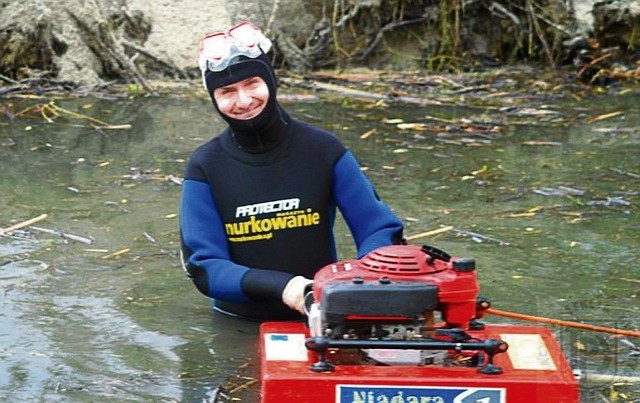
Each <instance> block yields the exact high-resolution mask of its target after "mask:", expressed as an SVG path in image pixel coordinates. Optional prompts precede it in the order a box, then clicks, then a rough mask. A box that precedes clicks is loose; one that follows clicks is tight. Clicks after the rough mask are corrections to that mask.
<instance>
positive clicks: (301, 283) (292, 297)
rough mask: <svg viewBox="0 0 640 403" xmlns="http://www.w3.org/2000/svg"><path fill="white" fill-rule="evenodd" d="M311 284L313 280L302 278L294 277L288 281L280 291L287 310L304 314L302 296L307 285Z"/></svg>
mask: <svg viewBox="0 0 640 403" xmlns="http://www.w3.org/2000/svg"><path fill="white" fill-rule="evenodd" d="M310 284H313V280H309V279H308V278H305V277H303V276H296V277H294V278H292V279H291V280H289V282H288V283H287V285H286V286H285V287H284V290H283V291H282V302H284V303H285V304H286V305H287V306H289V308H291V309H293V310H296V311H298V312H300V313H301V314H304V313H305V312H304V294H305V289H306V288H307V286H308V285H310Z"/></svg>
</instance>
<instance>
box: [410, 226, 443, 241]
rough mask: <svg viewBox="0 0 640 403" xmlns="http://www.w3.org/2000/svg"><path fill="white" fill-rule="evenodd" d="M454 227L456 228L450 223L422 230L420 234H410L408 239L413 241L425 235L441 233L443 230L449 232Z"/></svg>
mask: <svg viewBox="0 0 640 403" xmlns="http://www.w3.org/2000/svg"><path fill="white" fill-rule="evenodd" d="M453 229H454V228H453V226H451V225H448V226H446V227H442V228H438V229H434V230H431V231H427V232H421V233H419V234H415V235H411V236H408V237H407V238H406V239H407V241H413V240H415V239H418V238H424V237H428V236H432V235H437V234H441V233H443V232H448V231H451V230H453Z"/></svg>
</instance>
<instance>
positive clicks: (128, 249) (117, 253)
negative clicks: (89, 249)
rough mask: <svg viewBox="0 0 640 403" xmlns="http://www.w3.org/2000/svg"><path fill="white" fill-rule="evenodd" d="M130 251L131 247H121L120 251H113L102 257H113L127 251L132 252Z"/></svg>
mask: <svg viewBox="0 0 640 403" xmlns="http://www.w3.org/2000/svg"><path fill="white" fill-rule="evenodd" d="M130 251H131V249H130V248H124V249H120V250H119V251H117V252H113V253H110V254H108V255H104V256H102V259H110V258H112V257H118V256H120V255H124V254H125V253H127V252H130Z"/></svg>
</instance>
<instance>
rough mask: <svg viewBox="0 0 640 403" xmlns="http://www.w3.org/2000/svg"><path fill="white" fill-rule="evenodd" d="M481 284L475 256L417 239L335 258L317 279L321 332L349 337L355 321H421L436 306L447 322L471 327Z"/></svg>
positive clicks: (452, 324) (315, 288) (321, 271)
mask: <svg viewBox="0 0 640 403" xmlns="http://www.w3.org/2000/svg"><path fill="white" fill-rule="evenodd" d="M478 290H479V285H478V282H477V277H476V271H475V261H474V260H473V259H468V258H455V257H451V256H449V255H448V254H447V253H445V252H443V251H441V250H439V249H436V248H434V247H431V246H417V245H391V246H385V247H382V248H379V249H376V250H374V251H372V252H371V253H369V254H367V255H366V256H364V257H363V258H362V259H359V260H347V261H341V262H337V263H334V264H330V265H328V266H326V267H324V268H322V269H321V270H319V271H318V272H317V273H316V276H315V278H314V283H313V296H314V300H315V302H316V304H317V307H316V309H315V310H316V311H317V312H319V315H320V321H321V327H322V330H321V332H322V333H324V335H327V334H328V333H330V334H331V337H334V338H339V337H345V334H346V333H347V332H348V331H349V329H350V328H351V327H350V325H349V323H351V322H353V323H362V322H373V323H376V322H379V323H387V324H388V323H402V324H411V323H413V324H416V325H417V324H419V323H421V322H423V321H424V320H426V318H427V317H429V316H432V314H433V312H434V311H440V313H441V319H442V321H444V322H446V327H455V328H463V329H468V328H469V322H470V321H471V320H472V319H474V317H475V315H476V299H477V296H478ZM327 331H328V332H327ZM376 336H380V335H376Z"/></svg>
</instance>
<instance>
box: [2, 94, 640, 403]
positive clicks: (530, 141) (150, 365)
mask: <svg viewBox="0 0 640 403" xmlns="http://www.w3.org/2000/svg"><path fill="white" fill-rule="evenodd" d="M607 102H608V103H609V107H610V108H612V109H615V110H624V111H626V112H625V115H624V120H617V121H616V122H615V124H613V123H610V122H607V121H603V122H598V123H597V124H587V123H575V122H581V120H580V116H583V115H585V114H587V115H590V116H591V115H598V114H599V113H601V112H602V111H601V110H600V108H601V107H602V105H599V104H598V102H595V103H583V104H581V105H580V108H579V109H578V108H576V106H575V105H571V104H567V105H563V104H560V103H559V104H558V105H554V110H557V111H560V112H559V114H556V115H553V119H547V120H544V121H543V120H539V121H537V124H536V125H532V124H530V123H528V124H524V123H518V124H515V123H513V124H504V123H502V124H501V123H500V122H505V116H504V114H505V113H504V112H500V111H499V110H497V109H488V110H484V109H478V108H476V109H473V108H450V107H447V108H444V107H439V108H435V107H434V108H431V107H430V108H423V107H406V106H405V107H394V106H389V107H378V108H375V107H374V108H369V107H367V108H363V107H362V105H359V106H358V105H355V106H349V105H347V106H345V105H344V104H332V103H323V104H321V107H318V106H319V105H318V104H313V105H309V104H292V105H287V109H288V110H290V112H291V113H292V115H293V116H298V117H300V118H302V119H304V120H307V121H310V122H311V123H316V124H319V125H321V126H323V127H325V128H328V129H330V130H333V131H334V132H335V133H336V135H337V136H339V137H340V138H341V139H342V140H344V142H345V144H347V146H349V147H350V148H351V149H352V150H353V151H354V153H355V155H356V156H357V158H358V160H359V161H360V163H361V164H362V165H363V166H364V167H365V168H366V170H367V174H368V175H369V177H370V178H371V180H372V181H373V182H374V184H375V185H376V187H377V189H378V192H379V193H380V194H381V195H382V197H383V198H384V199H385V200H386V201H387V202H388V203H389V204H390V205H391V207H392V208H393V209H394V210H395V211H396V212H397V213H398V214H399V216H400V217H402V218H404V219H405V222H406V225H407V235H412V234H417V233H421V232H424V231H427V230H431V229H434V228H437V227H439V226H442V225H452V226H454V227H455V228H456V231H451V232H448V233H445V234H440V235H438V236H437V237H434V238H427V239H419V240H416V241H415V243H427V244H432V245H435V246H437V247H439V248H441V249H444V250H446V251H447V252H449V253H451V254H453V255H456V256H469V257H474V258H476V260H477V262H478V267H479V272H478V274H479V278H480V282H481V287H482V288H481V293H482V295H483V296H485V297H487V298H489V299H490V300H491V301H492V303H493V305H494V307H496V308H498V309H503V310H508V311H514V312H521V313H526V314H530V315H538V316H546V317H554V318H559V319H566V320H573V321H584V322H588V323H593V324H600V325H603V326H611V327H619V328H625V329H634V328H635V329H637V328H640V322H639V321H638V318H639V317H640V315H638V313H639V310H640V308H639V306H640V304H638V298H639V296H638V291H637V290H638V275H637V266H638V252H637V245H638V243H639V241H640V236H639V232H638V230H639V229H640V222H639V221H638V219H637V214H638V207H637V204H638V192H639V191H640V190H639V188H640V179H639V178H638V174H640V172H639V171H638V169H639V166H638V163H637V155H638V152H639V151H640V133H639V131H638V127H639V126H640V115H639V112H638V110H637V108H635V107H634V105H635V100H634V99H633V97H629V98H624V97H620V98H616V99H613V100H611V99H608V100H607ZM86 104H87V101H86V100H85V101H83V100H75V101H70V102H67V103H66V104H65V105H63V107H65V108H67V109H71V110H78V111H82V113H93V114H94V115H95V116H96V117H98V118H100V119H102V120H106V121H108V122H109V123H112V124H131V126H132V128H131V129H130V130H125V131H117V130H114V131H97V130H95V129H93V128H91V127H89V126H88V125H87V124H86V122H78V121H71V120H68V119H67V120H60V121H58V122H57V123H53V124H44V123H42V122H41V121H32V122H27V121H22V120H18V121H14V122H12V123H7V124H6V125H2V126H0V161H2V169H3V180H2V181H1V182H0V193H1V194H2V198H0V209H1V211H2V218H1V222H0V225H1V226H3V227H4V226H8V225H11V224H12V223H15V222H18V221H21V220H25V219H27V218H30V217H34V216H37V215H39V214H41V213H47V214H48V215H49V216H48V218H47V220H46V221H43V222H40V223H38V226H41V227H45V228H51V229H58V230H60V231H63V232H66V233H70V234H77V235H79V236H83V237H86V238H88V239H93V240H94V243H93V244H91V245H86V244H82V243H78V242H73V241H72V240H70V239H66V238H61V237H56V236H52V235H48V234H44V233H36V232H33V233H31V232H29V231H22V232H19V233H18V234H12V235H11V236H3V237H0V265H1V266H0V285H1V286H2V289H1V290H0V308H1V310H0V397H1V398H3V399H4V400H5V401H42V400H46V401H70V400H71V401H80V402H89V401H96V400H100V401H114V402H116V401H118V402H119V401H123V400H140V401H201V400H202V399H205V400H207V399H210V398H211V397H212V396H214V395H215V394H216V393H218V391H219V389H218V388H219V387H220V385H222V384H225V383H226V382H227V381H228V380H230V379H233V378H234V377H235V376H242V374H245V373H249V375H250V376H256V375H257V368H256V360H255V355H256V340H255V338H256V335H257V324H255V323H247V322H244V321H240V320H237V319H234V318H228V317H223V316H219V315H214V314H212V312H211V309H210V304H209V301H208V300H207V299H206V298H204V297H202V296H201V295H200V294H199V293H197V291H196V290H195V288H194V287H193V285H192V284H191V283H190V281H189V280H188V279H187V278H186V277H185V276H184V274H183V272H182V269H181V268H180V264H179V261H178V258H177V251H178V243H177V242H178V233H177V222H176V219H175V218H176V214H177V213H178V211H177V208H178V207H177V206H178V199H179V193H180V188H179V186H178V185H176V183H175V182H174V181H172V180H170V178H171V177H178V178H179V177H181V176H182V170H183V168H184V163H185V159H186V158H187V157H188V155H189V154H190V153H191V151H192V150H193V149H195V148H196V147H197V146H198V145H200V144H202V143H203V142H204V141H206V140H207V139H209V138H210V137H211V136H213V135H215V134H216V133H217V132H218V131H219V130H220V129H221V128H222V125H221V122H220V121H219V120H218V118H217V116H216V115H215V113H214V112H213V110H212V108H211V104H210V101H208V100H207V99H205V98H204V97H203V98H201V99H198V100H184V99H183V100H180V103H177V102H176V100H174V99H164V100H163V99H144V100H134V101H130V100H127V101H118V102H105V101H102V102H100V101H96V102H95V103H94V104H93V105H91V107H89V108H87V107H86ZM83 105H84V106H85V108H83ZM559 116H560V117H561V116H566V119H565V120H559ZM434 117H436V118H438V119H445V120H446V121H449V122H458V121H459V120H460V118H462V117H465V118H468V119H469V120H471V121H473V120H474V119H475V121H482V122H492V123H486V124H484V125H477V124H476V126H473V125H471V124H459V125H457V126H456V125H455V124H449V125H444V124H440V125H439V126H438V125H433V124H432V123H433V118H434ZM515 118H517V116H516V117H514V119H515ZM391 119H402V121H403V122H404V123H420V124H423V125H425V126H424V127H427V129H424V128H423V129H424V130H416V129H407V127H409V128H410V127H414V128H416V127H418V128H419V127H420V126H419V125H414V126H411V125H409V126H400V127H399V126H397V123H393V122H394V121H393V120H391ZM430 119H431V120H430ZM396 122H397V121H396ZM438 122H439V121H438ZM496 122H498V123H496ZM78 125H82V127H78ZM436 126H437V127H436ZM494 126H495V128H493V127H494ZM27 127H30V130H26V128H27ZM481 129H482V130H481ZM485 129H486V130H485ZM371 130H374V131H373V132H370V131H371ZM474 130H475V131H474ZM367 132H370V133H369V134H370V135H369V136H368V137H367V138H366V139H362V138H360V136H361V135H362V134H364V133H367ZM474 234H478V235H474ZM20 236H22V237H20ZM496 240H498V241H504V242H503V243H502V244H501V243H500V242H496ZM337 241H338V242H339V244H340V252H341V255H342V256H341V257H342V258H345V259H346V258H351V257H353V256H352V254H353V251H352V249H351V248H352V246H351V245H352V243H351V241H350V240H349V239H348V231H347V229H346V228H345V227H344V226H343V224H342V223H341V222H339V225H338V230H337ZM507 243H508V245H509V246H505V244H507ZM487 320H491V321H503V319H500V318H487ZM554 330H555V331H556V333H557V335H558V337H559V338H560V340H561V342H562V344H563V347H564V348H565V351H566V353H567V355H569V358H570V360H571V362H572V365H574V367H575V368H581V369H585V370H592V371H596V372H598V373H603V374H609V375H611V374H627V375H628V374H633V373H637V372H638V368H639V366H640V364H639V363H638V357H637V355H634V354H632V353H633V350H632V349H631V348H630V347H628V345H626V344H625V343H619V342H618V341H617V340H618V339H617V338H612V337H610V336H609V335H605V334H598V333H588V332H581V331H575V330H571V329H563V328H556V329H554ZM632 342H633V343H637V341H632ZM603 387H604V388H606V385H605V386H603V385H586V386H585V390H590V391H591V390H593V396H596V395H597V393H599V391H601V390H603ZM253 389H254V390H253V393H254V396H255V388H253ZM627 392H629V390H627ZM589 393H590V392H589ZM629 393H631V392H629ZM637 393H638V392H636V396H637ZM590 396H591V395H590ZM249 401H250V400H249ZM585 401H588V400H585Z"/></svg>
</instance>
